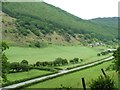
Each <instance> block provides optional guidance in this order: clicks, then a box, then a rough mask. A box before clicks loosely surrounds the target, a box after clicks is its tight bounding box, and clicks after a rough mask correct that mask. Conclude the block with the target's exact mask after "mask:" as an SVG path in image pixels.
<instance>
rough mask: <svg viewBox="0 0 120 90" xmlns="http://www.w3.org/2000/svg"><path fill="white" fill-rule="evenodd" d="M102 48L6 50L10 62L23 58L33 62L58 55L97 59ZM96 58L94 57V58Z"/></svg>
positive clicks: (11, 48) (68, 47)
mask: <svg viewBox="0 0 120 90" xmlns="http://www.w3.org/2000/svg"><path fill="white" fill-rule="evenodd" d="M99 52H100V50H98V49H93V48H90V47H84V46H49V47H46V48H24V47H10V49H8V50H6V55H7V57H8V58H9V60H8V61H9V62H15V61H16V62H21V61H22V60H23V59H25V60H28V61H29V63H31V64H33V63H36V61H53V60H55V59H56V58H58V57H61V58H65V59H68V60H70V59H73V58H75V57H77V58H80V59H83V60H84V61H85V62H88V61H92V60H96V59H98V58H99V57H98V56H97V53H99ZM93 58H94V59H93Z"/></svg>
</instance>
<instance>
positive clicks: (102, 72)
mask: <svg viewBox="0 0 120 90" xmlns="http://www.w3.org/2000/svg"><path fill="white" fill-rule="evenodd" d="M101 71H102V73H103V75H104V76H105V77H107V75H106V73H105V71H104V70H103V68H102V69H101Z"/></svg>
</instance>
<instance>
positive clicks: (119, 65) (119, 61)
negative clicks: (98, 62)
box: [113, 47, 120, 72]
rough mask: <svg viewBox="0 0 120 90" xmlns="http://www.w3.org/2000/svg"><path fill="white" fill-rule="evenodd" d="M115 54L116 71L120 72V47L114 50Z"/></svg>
mask: <svg viewBox="0 0 120 90" xmlns="http://www.w3.org/2000/svg"><path fill="white" fill-rule="evenodd" d="M113 56H114V57H115V64H116V71H119V72H120V47H118V49H117V51H115V52H114V54H113Z"/></svg>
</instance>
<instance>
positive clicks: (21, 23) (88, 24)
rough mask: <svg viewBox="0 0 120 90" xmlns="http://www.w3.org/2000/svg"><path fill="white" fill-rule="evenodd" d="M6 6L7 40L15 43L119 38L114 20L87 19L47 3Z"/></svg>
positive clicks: (89, 40)
mask: <svg viewBox="0 0 120 90" xmlns="http://www.w3.org/2000/svg"><path fill="white" fill-rule="evenodd" d="M2 6H3V7H2V11H3V12H4V13H3V27H4V28H3V37H4V38H3V39H4V40H6V41H9V42H11V43H15V44H18V43H21V44H28V45H32V44H35V43H34V42H45V43H49V44H52V43H55V44H63V43H82V44H85V43H92V42H95V41H96V42H97V41H103V42H106V41H113V40H114V39H115V38H116V37H117V29H116V24H114V27H110V25H112V22H113V20H112V19H109V21H110V23H109V21H107V20H106V23H105V22H104V20H103V19H102V20H101V19H95V20H83V19H81V18H78V17H76V16H74V15H72V14H70V13H68V12H66V11H64V10H61V9H60V8H58V7H55V6H52V5H50V4H47V3H44V2H40V3H38V2H36V3H33V2H32V3H30V2H27V3H25V2H24V3H23V2H19V3H17V2H11V3H10V2H4V3H3V4H2ZM103 22H104V23H103ZM16 42H17V43H16Z"/></svg>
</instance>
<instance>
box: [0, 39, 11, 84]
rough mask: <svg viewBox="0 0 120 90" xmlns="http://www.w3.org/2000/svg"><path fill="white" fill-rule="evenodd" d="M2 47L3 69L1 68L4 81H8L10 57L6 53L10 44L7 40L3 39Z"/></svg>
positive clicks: (0, 54) (0, 61)
mask: <svg viewBox="0 0 120 90" xmlns="http://www.w3.org/2000/svg"><path fill="white" fill-rule="evenodd" d="M1 48H2V51H1V52H0V56H1V57H0V58H1V60H0V63H1V65H2V70H1V72H2V79H3V82H6V81H7V77H6V74H7V73H8V69H9V68H8V67H9V63H8V61H7V60H8V58H7V56H6V54H5V50H6V49H9V46H8V45H7V44H6V43H5V42H3V41H2V47H1Z"/></svg>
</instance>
